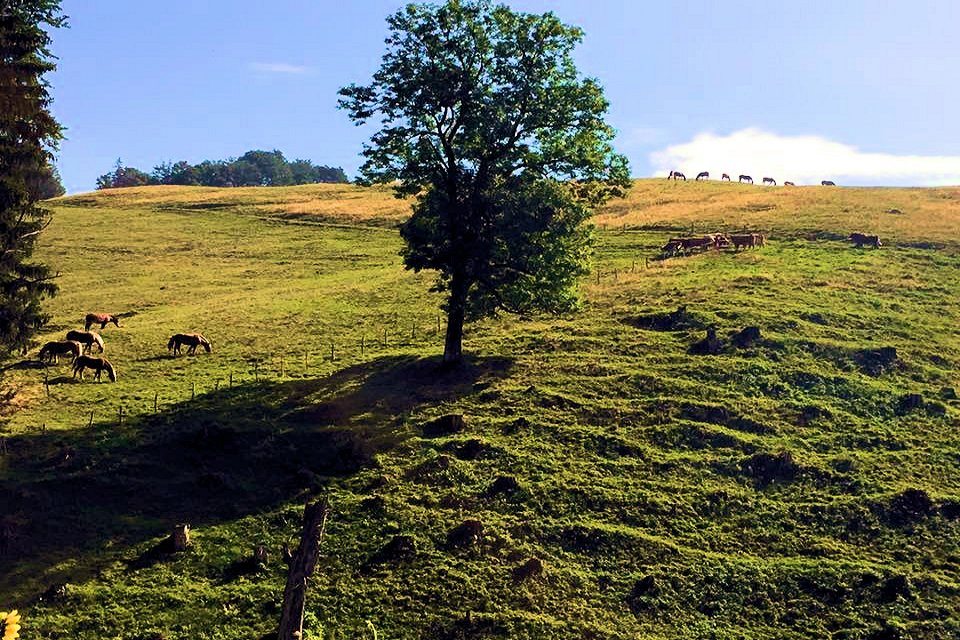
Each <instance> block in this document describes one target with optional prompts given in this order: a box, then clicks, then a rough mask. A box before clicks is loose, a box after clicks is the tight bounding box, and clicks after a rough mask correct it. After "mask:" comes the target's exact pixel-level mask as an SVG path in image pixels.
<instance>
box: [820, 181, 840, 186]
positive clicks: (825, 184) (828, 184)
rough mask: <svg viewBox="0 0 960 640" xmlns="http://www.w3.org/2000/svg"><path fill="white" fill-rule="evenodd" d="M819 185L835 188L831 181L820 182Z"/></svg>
mask: <svg viewBox="0 0 960 640" xmlns="http://www.w3.org/2000/svg"><path fill="white" fill-rule="evenodd" d="M820 184H821V185H823V186H824V187H835V186H837V185H836V183H835V182H834V181H833V180H821V181H820Z"/></svg>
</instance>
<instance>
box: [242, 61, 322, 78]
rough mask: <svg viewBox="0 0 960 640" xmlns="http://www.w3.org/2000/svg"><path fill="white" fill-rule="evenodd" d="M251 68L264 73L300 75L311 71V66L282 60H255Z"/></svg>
mask: <svg viewBox="0 0 960 640" xmlns="http://www.w3.org/2000/svg"><path fill="white" fill-rule="evenodd" d="M250 68H251V69H253V70H254V71H262V72H264V73H287V74H293V75H299V74H303V73H307V72H309V71H310V67H304V66H300V65H296V64H285V63H282V62H253V63H251V64H250Z"/></svg>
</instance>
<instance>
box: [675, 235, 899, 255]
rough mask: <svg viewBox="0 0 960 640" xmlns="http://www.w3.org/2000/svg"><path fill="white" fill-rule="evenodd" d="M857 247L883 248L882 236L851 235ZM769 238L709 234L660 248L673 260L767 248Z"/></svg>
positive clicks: (676, 240)
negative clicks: (713, 252)
mask: <svg viewBox="0 0 960 640" xmlns="http://www.w3.org/2000/svg"><path fill="white" fill-rule="evenodd" d="M848 240H850V241H851V242H853V244H854V245H856V247H857V248H858V249H859V248H862V247H863V245H870V246H871V247H874V248H875V249H879V248H880V247H882V246H883V243H882V242H880V236H877V235H867V234H864V233H851V234H850V237H849V238H848ZM766 243H767V237H766V236H765V235H763V234H762V233H743V234H730V235H727V234H725V233H708V234H705V235H702V236H692V237H683V238H670V240H668V241H667V244H665V245H663V246H662V247H660V256H661V257H662V258H671V257H676V256H682V255H686V254H688V253H699V252H701V251H709V250H711V249H726V248H728V247H733V250H734V251H740V249H752V248H755V247H762V246H765V245H766Z"/></svg>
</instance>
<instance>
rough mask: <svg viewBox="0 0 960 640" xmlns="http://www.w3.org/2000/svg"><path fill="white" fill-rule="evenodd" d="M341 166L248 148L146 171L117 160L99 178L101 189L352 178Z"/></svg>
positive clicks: (270, 184) (269, 184)
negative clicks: (234, 155) (234, 153)
mask: <svg viewBox="0 0 960 640" xmlns="http://www.w3.org/2000/svg"><path fill="white" fill-rule="evenodd" d="M349 181H350V180H349V179H348V178H347V174H345V173H344V172H343V169H341V168H340V167H327V166H320V165H315V164H313V163H312V162H311V161H310V160H294V161H293V162H288V161H287V159H286V158H284V157H283V153H281V152H280V151H276V150H274V151H247V152H246V153H245V154H243V155H242V156H240V157H239V158H236V159H233V158H231V159H229V160H204V161H203V162H201V163H200V164H190V163H189V162H186V161H183V160H181V161H180V162H176V163H170V162H164V163H162V164H160V165H157V166H156V167H154V168H153V171H152V172H151V173H146V172H145V171H141V170H140V169H136V168H134V167H125V166H123V162H122V161H120V160H117V164H116V166H115V167H114V170H113V171H111V172H110V173H105V174H103V175H102V176H100V177H99V178H97V189H116V188H118V187H140V186H144V185H154V184H178V185H190V186H202V187H282V186H289V185H295V184H313V183H316V182H349Z"/></svg>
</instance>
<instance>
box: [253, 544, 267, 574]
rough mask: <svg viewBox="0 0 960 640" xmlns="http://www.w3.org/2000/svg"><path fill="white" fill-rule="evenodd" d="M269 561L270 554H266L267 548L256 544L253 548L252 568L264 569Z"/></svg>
mask: <svg viewBox="0 0 960 640" xmlns="http://www.w3.org/2000/svg"><path fill="white" fill-rule="evenodd" d="M269 561H270V554H269V553H267V548H266V547H265V546H263V545H262V544H258V545H257V546H255V547H254V548H253V566H255V567H258V568H260V567H266V566H267V562H269Z"/></svg>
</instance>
